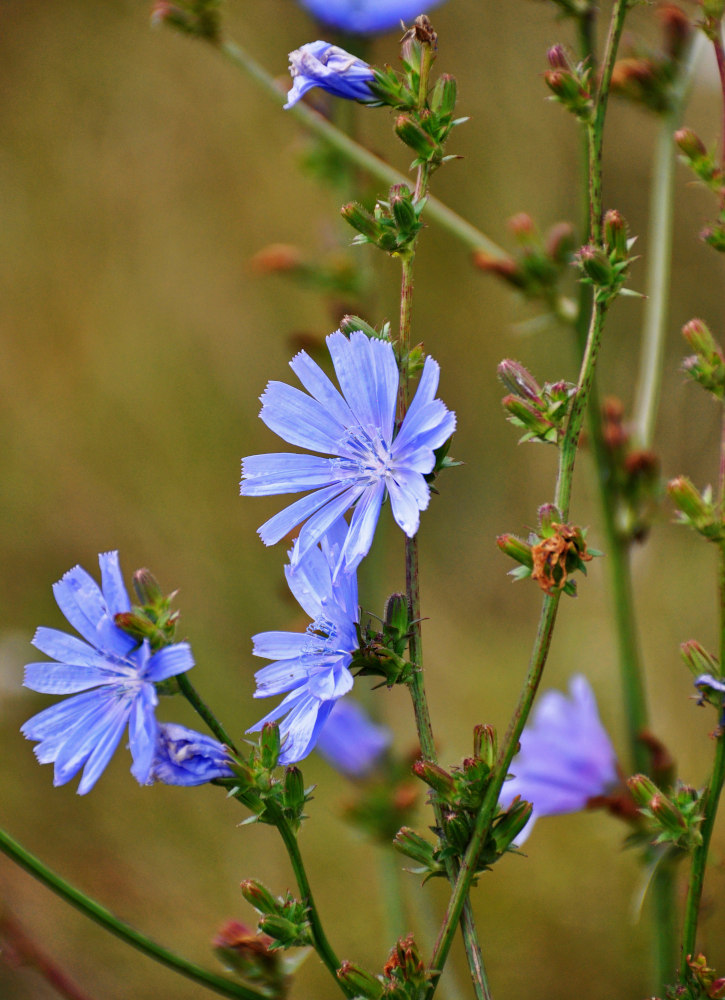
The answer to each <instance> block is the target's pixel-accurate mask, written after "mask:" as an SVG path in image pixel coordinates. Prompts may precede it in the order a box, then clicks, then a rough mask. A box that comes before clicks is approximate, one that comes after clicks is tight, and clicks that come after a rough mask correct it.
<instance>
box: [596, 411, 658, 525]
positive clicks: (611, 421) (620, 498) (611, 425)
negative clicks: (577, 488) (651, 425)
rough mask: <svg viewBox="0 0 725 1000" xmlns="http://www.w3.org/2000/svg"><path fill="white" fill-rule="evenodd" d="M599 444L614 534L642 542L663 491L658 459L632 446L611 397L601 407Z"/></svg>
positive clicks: (620, 415)
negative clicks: (607, 486)
mask: <svg viewBox="0 0 725 1000" xmlns="http://www.w3.org/2000/svg"><path fill="white" fill-rule="evenodd" d="M602 444H603V446H604V458H605V460H606V465H607V473H608V483H609V493H610V496H611V497H612V498H613V500H614V505H615V509H614V523H615V527H616V530H617V533H618V535H619V537H620V538H621V539H622V540H623V541H625V542H632V541H638V542H640V541H643V540H644V539H645V538H646V536H647V533H648V532H649V529H650V525H651V523H652V519H653V517H654V515H655V512H656V510H657V508H658V505H659V502H660V499H661V494H662V484H661V481H660V475H659V459H658V458H657V456H656V455H655V454H654V452H652V451H649V450H646V449H642V448H637V447H636V446H633V444H632V439H631V434H630V432H629V430H628V428H627V427H626V425H625V423H624V407H623V405H622V403H621V401H620V400H619V399H616V398H614V397H610V398H609V399H606V400H605V401H604V405H603V406H602Z"/></svg>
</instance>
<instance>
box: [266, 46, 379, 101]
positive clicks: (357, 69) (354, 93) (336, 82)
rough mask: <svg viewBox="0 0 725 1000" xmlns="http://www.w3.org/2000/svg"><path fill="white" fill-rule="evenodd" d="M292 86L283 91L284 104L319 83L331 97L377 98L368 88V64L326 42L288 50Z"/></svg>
mask: <svg viewBox="0 0 725 1000" xmlns="http://www.w3.org/2000/svg"><path fill="white" fill-rule="evenodd" d="M289 59H290V66H289V70H290V74H291V76H292V88H291V90H290V91H289V93H288V94H287V103H286V104H285V108H291V107H292V106H293V105H295V104H296V103H297V102H298V101H299V100H300V99H301V98H302V97H304V95H305V94H306V93H307V91H308V90H312V88H313V87H321V88H322V90H326V91H327V92H328V94H332V95H333V97H344V98H346V99H347V100H349V101H363V102H374V101H375V100H376V99H377V98H376V97H375V95H374V94H373V92H372V91H371V89H370V84H371V83H372V82H373V80H374V79H375V75H374V73H373V71H372V70H371V68H370V66H368V64H367V63H366V62H364V61H363V60H362V59H358V58H357V56H353V55H350V53H349V52H346V51H345V49H341V48H340V47H339V46H338V45H331V44H330V42H325V41H322V40H318V41H316V42H308V43H307V44H306V45H303V46H302V47H301V48H299V49H295V50H294V52H290V54H289Z"/></svg>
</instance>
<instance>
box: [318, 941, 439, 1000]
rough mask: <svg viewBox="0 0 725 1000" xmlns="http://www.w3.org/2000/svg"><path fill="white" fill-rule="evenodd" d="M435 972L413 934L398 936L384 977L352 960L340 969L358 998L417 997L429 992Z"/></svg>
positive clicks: (393, 999)
mask: <svg viewBox="0 0 725 1000" xmlns="http://www.w3.org/2000/svg"><path fill="white" fill-rule="evenodd" d="M433 975H434V973H431V972H429V971H428V969H427V968H426V964H425V962H424V961H423V959H422V958H421V955H420V951H419V949H418V946H417V944H416V943H415V939H414V938H413V935H412V934H409V935H408V936H407V937H405V938H400V939H399V941H398V942H397V944H396V945H395V947H394V948H393V949H392V951H391V952H390V955H389V956H388V960H387V962H386V963H385V965H384V966H383V973H382V975H381V976H373V975H371V974H370V973H369V972H366V971H365V970H364V969H361V968H360V967H359V966H357V965H353V963H352V962H343V963H342V965H341V966H340V968H339V969H338V970H337V977H338V979H339V980H340V981H341V982H342V983H344V985H345V986H346V987H347V988H348V989H349V990H350V993H351V994H352V995H353V996H354V997H355V998H356V1000H362V998H364V1000H418V998H419V997H421V996H424V995H425V994H426V993H427V992H428V990H429V987H430V983H431V979H432V978H433Z"/></svg>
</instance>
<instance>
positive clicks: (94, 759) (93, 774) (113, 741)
mask: <svg viewBox="0 0 725 1000" xmlns="http://www.w3.org/2000/svg"><path fill="white" fill-rule="evenodd" d="M109 721H110V724H109V725H107V726H106V728H105V731H100V732H99V739H98V742H97V743H96V745H95V747H94V748H93V751H92V753H91V754H90V756H89V757H88V760H87V761H86V766H85V767H84V768H83V777H82V778H81V780H80V782H79V783H78V794H79V795H85V794H86V792H90V790H91V788H93V786H94V785H95V783H96V782H97V781H98V779H99V778H100V776H101V775H102V774H103V772H104V771H105V769H106V767H107V765H108V762H109V761H110V759H111V757H112V756H113V754H114V753H115V751H116V747H117V746H118V744H119V743H120V741H121V736H122V735H123V731H124V729H125V728H126V720H125V718H122V717H121V716H117V717H114V718H112V719H111V720H109ZM99 729H100V727H99Z"/></svg>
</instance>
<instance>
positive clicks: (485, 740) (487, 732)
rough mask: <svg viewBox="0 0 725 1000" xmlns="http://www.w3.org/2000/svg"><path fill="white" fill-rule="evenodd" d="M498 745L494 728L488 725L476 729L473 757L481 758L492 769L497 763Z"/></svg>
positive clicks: (474, 731) (474, 732)
mask: <svg viewBox="0 0 725 1000" xmlns="http://www.w3.org/2000/svg"><path fill="white" fill-rule="evenodd" d="M497 744H498V740H497V738H496V729H495V727H494V726H491V725H489V724H486V725H483V726H476V727H475V728H474V730H473V756H474V757H478V758H480V759H481V760H482V761H483V762H484V763H485V764H486V766H487V767H489V768H492V767H493V765H494V763H495V762H496V750H497Z"/></svg>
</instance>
